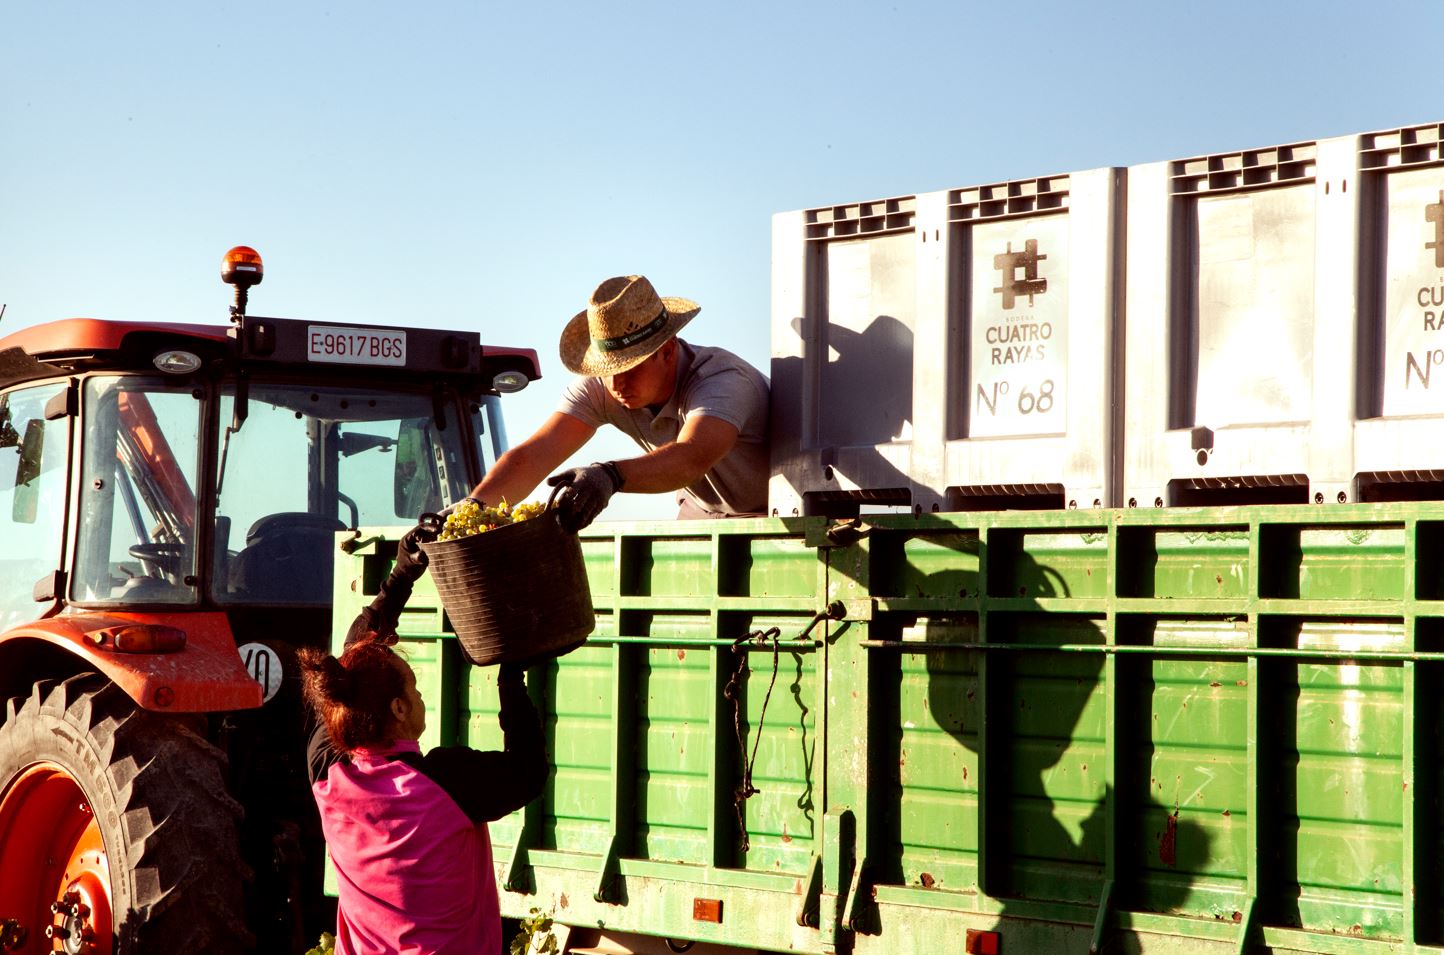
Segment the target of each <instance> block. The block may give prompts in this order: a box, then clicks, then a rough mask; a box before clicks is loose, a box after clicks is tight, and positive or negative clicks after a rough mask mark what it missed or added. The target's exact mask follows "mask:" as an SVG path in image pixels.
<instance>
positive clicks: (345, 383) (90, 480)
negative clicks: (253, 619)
mask: <svg viewBox="0 0 1444 955" xmlns="http://www.w3.org/2000/svg"><path fill="white" fill-rule="evenodd" d="M235 319H236V320H235V322H234V324H233V325H232V326H231V327H224V326H222V327H206V326H178V325H155V324H146V323H124V324H122V323H105V322H98V321H92V320H87V319H72V320H68V321H62V322H56V323H52V324H50V325H43V326H39V327H36V328H31V329H27V330H25V331H22V332H19V333H17V334H15V335H11V336H10V337H9V338H6V339H3V340H0V388H3V389H4V390H3V391H0V528H3V531H0V534H3V537H4V539H6V540H8V541H11V542H14V545H18V546H12V547H10V548H7V551H8V552H7V553H5V554H3V555H0V630H3V629H5V628H8V627H10V626H14V625H16V624H19V623H24V622H26V621H29V620H33V619H35V618H37V617H40V616H43V615H44V614H45V613H47V612H50V611H51V610H52V609H60V608H65V609H67V610H70V611H74V610H83V609H96V610H101V609H105V610H114V609H118V608H128V609H172V610H178V609H182V608H201V607H205V608H215V609H225V608H232V607H291V606H327V605H329V604H330V601H331V570H332V564H333V557H334V554H335V550H336V534H337V532H338V531H345V530H348V529H349V530H355V529H356V528H358V527H361V526H378V525H381V526H388V525H398V524H407V523H411V522H414V520H415V519H416V517H417V515H419V514H421V513H422V512H424V511H435V510H437V509H439V508H441V507H443V506H445V505H446V504H448V503H450V502H452V501H455V500H459V499H460V498H462V497H464V496H465V495H466V493H467V491H468V490H469V489H470V488H471V487H472V485H473V484H474V482H475V481H476V480H478V479H479V477H480V475H481V473H483V471H484V469H485V468H486V467H487V466H488V465H489V464H490V463H491V461H493V460H494V459H495V457H496V456H497V455H498V454H500V453H501V451H502V450H503V449H504V448H505V441H506V438H505V431H504V428H503V424H502V417H501V414H500V409H499V401H498V397H497V396H498V394H499V392H500V390H508V391H510V390H516V389H517V387H518V386H524V385H525V384H526V383H527V382H528V381H530V380H531V379H533V378H536V377H537V371H536V358H535V353H534V352H531V351H518V350H493V349H484V348H483V347H482V346H481V343H480V341H479V337H478V336H477V335H476V334H475V333H463V332H447V331H437V330H431V329H413V328H399V327H392V326H355V325H341V324H334V323H328V324H320V323H314V322H304V321H296V320H289V319H276V318H256V317H251V316H246V315H244V314H243V313H240V314H236V315H235ZM7 372H8V374H7ZM7 451H8V452H9V453H8V454H7V453H6V452H7Z"/></svg>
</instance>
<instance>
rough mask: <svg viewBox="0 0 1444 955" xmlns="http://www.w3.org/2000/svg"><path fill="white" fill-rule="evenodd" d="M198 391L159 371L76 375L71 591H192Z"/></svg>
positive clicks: (145, 595)
mask: <svg viewBox="0 0 1444 955" xmlns="http://www.w3.org/2000/svg"><path fill="white" fill-rule="evenodd" d="M203 397H204V392H203V391H200V390H193V389H192V388H191V387H188V386H177V384H176V382H175V381H174V380H173V379H172V380H166V379H163V378H148V377H142V376H125V377H107V376H100V377H94V378H90V379H87V380H86V383H85V440H84V444H83V447H84V451H83V453H82V462H81V480H80V534H79V536H78V538H77V540H76V552H75V579H74V582H73V584H72V587H71V599H73V600H75V601H78V602H82V603H141V604H149V603H189V602H191V601H193V600H195V599H196V588H195V584H196V578H195V541H196V498H195V487H196V475H197V473H199V467H200V433H201V411H202V408H203V407H204V406H203V403H202V400H201V399H202V398H203Z"/></svg>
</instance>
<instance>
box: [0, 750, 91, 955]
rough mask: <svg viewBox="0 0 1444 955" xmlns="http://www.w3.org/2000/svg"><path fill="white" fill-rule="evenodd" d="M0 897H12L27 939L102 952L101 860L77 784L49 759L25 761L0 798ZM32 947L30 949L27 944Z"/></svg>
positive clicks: (78, 951) (85, 954) (80, 952)
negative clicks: (28, 936) (30, 762)
mask: <svg viewBox="0 0 1444 955" xmlns="http://www.w3.org/2000/svg"><path fill="white" fill-rule="evenodd" d="M0 898H6V899H16V900H18V902H19V905H18V906H17V913H18V914H17V915H15V916H11V917H15V918H19V919H20V924H21V925H22V926H23V927H24V928H25V929H27V930H28V932H29V935H30V943H29V944H30V945H31V946H34V945H37V944H39V945H40V946H42V947H41V948H39V949H38V950H39V951H45V948H44V947H43V946H44V945H45V944H46V943H45V942H43V941H41V940H42V939H47V938H49V939H53V940H54V941H53V942H51V943H50V944H51V945H52V946H54V944H55V942H58V943H59V947H58V948H55V949H54V950H57V951H61V952H68V953H72V955H110V953H111V949H112V938H111V924H112V922H111V913H112V911H113V909H112V905H111V898H112V896H111V887H110V867H109V859H108V857H107V855H106V852H105V842H104V839H103V837H102V836H101V832H100V823H99V822H98V821H97V820H96V818H95V813H94V812H93V811H92V810H91V807H90V800H88V799H87V798H86V797H85V793H84V792H83V791H82V790H81V788H80V784H79V783H77V782H76V780H75V778H74V777H73V776H71V775H70V773H69V772H67V771H66V770H65V769H64V768H62V767H60V766H57V765H55V764H54V763H37V764H35V765H33V766H29V767H27V768H26V769H25V770H24V771H23V772H22V773H21V774H20V775H19V776H18V777H17V778H16V779H15V780H14V782H12V783H11V784H10V785H9V786H8V787H7V788H6V790H5V792H4V794H3V796H0ZM31 950H36V949H31Z"/></svg>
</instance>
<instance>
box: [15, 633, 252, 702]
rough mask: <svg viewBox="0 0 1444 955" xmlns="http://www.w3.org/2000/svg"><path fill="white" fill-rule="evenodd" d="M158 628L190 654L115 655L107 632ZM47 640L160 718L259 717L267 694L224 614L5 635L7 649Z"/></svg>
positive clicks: (183, 652)
mask: <svg viewBox="0 0 1444 955" xmlns="http://www.w3.org/2000/svg"><path fill="white" fill-rule="evenodd" d="M134 624H156V625H160V626H165V627H173V628H175V629H177V630H181V631H184V632H185V635H186V641H185V646H184V648H182V649H180V650H177V651H174V652H169V653H160V652H157V653H126V652H120V651H117V650H115V649H113V647H112V645H111V643H110V641H109V640H108V639H107V633H106V632H107V631H110V632H114V629H115V628H118V627H125V626H127V625H134ZM20 640H40V641H43V642H45V643H49V644H51V645H53V646H56V647H59V648H60V649H62V650H65V651H68V652H70V653H73V654H75V655H76V656H77V657H79V658H81V659H82V660H84V661H85V663H86V664H87V665H88V666H89V667H90V668H93V669H95V670H96V671H98V672H100V673H102V674H104V675H105V676H106V677H107V678H108V679H110V680H111V682H113V683H115V684H116V685H117V686H119V687H120V688H121V689H122V690H124V691H125V693H126V695H128V696H129V697H130V698H131V699H132V700H134V701H135V703H136V705H137V706H139V707H141V708H142V709H147V710H154V711H156V712H160V713H209V712H216V711H222V710H247V709H255V708H257V707H259V706H260V705H261V702H262V699H263V691H262V689H261V685H260V684H259V683H257V682H256V681H255V680H254V679H253V678H252V677H251V675H250V673H248V672H247V671H246V668H245V666H244V665H242V662H241V655H240V653H239V652H238V651H237V650H236V643H235V639H234V637H233V636H232V635H231V627H230V623H229V622H228V621H227V620H226V615H225V614H223V613H217V612H210V611H201V612H197V611H187V612H184V613H165V612H159V613H150V612H147V613H126V612H114V613H112V612H83V613H71V614H60V615H57V616H54V617H46V618H44V619H42V620H36V621H34V622H32V623H27V624H21V625H20V626H17V627H12V628H10V629H9V630H7V631H5V632H4V633H3V634H0V660H3V659H4V657H5V649H6V644H10V643H12V642H14V641H20Z"/></svg>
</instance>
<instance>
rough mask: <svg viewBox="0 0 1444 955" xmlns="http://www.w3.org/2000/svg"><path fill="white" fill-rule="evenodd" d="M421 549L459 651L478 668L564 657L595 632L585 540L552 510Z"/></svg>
mask: <svg viewBox="0 0 1444 955" xmlns="http://www.w3.org/2000/svg"><path fill="white" fill-rule="evenodd" d="M421 549H422V550H423V551H425V552H426V558H427V566H428V568H429V570H430V573H431V578H432V580H433V581H435V583H436V590H437V593H439V594H440V595H441V605H442V606H443V607H445V608H446V615H447V617H448V618H450V620H451V626H452V629H453V630H455V631H456V637H457V640H458V642H459V643H460V644H461V649H462V652H463V653H464V654H465V655H466V658H467V660H469V661H470V662H471V663H472V664H474V665H476V666H488V665H490V664H493V663H522V662H528V661H535V660H539V659H542V658H545V657H555V656H561V655H562V654H563V653H566V652H567V651H569V650H573V649H575V648H577V647H578V646H580V645H581V644H582V643H583V642H585V640H586V638H587V634H589V633H591V632H592V630H593V628H595V627H596V624H597V618H596V615H595V614H594V613H593V612H592V591H591V588H590V587H589V586H588V584H587V568H586V565H585V564H584V563H583V562H582V545H581V541H579V540H578V539H577V535H575V534H569V533H567V532H566V531H565V530H563V529H562V526H561V523H560V521H558V519H557V513H556V511H555V509H550V508H549V509H548V510H547V511H545V512H544V513H542V514H539V515H537V516H536V517H533V518H531V519H530V520H525V521H520V522H518V523H516V524H508V525H506V526H505V527H498V528H496V529H495V530H490V531H486V532H485V533H482V534H474V535H472V536H471V537H463V538H460V539H458V540H449V541H432V542H430V543H424V544H422V545H421Z"/></svg>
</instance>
